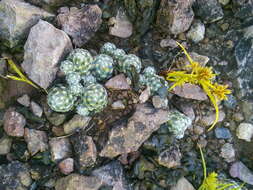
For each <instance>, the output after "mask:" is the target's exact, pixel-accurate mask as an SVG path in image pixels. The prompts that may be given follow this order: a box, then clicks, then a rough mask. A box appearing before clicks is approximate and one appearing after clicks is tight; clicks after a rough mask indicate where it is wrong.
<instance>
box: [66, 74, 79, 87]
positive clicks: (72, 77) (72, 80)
mask: <svg viewBox="0 0 253 190" xmlns="http://www.w3.org/2000/svg"><path fill="white" fill-rule="evenodd" d="M66 81H67V83H68V84H69V85H75V84H78V83H79V82H80V81H81V75H80V74H79V73H78V72H72V73H69V74H67V75H66Z"/></svg>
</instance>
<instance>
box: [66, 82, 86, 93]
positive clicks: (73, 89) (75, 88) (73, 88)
mask: <svg viewBox="0 0 253 190" xmlns="http://www.w3.org/2000/svg"><path fill="white" fill-rule="evenodd" d="M84 90H85V88H84V87H83V85H82V84H81V83H77V84H71V85H69V92H70V93H71V94H73V95H74V96H81V95H82V94H83V93H84Z"/></svg>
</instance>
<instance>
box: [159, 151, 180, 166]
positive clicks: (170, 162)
mask: <svg viewBox="0 0 253 190" xmlns="http://www.w3.org/2000/svg"><path fill="white" fill-rule="evenodd" d="M181 158H182V154H181V152H180V150H179V148H177V147H171V148H169V149H166V150H165V151H163V152H161V153H160V154H159V157H158V163H159V164H160V165H162V166H164V167H167V168H176V167H178V166H180V165H181Z"/></svg>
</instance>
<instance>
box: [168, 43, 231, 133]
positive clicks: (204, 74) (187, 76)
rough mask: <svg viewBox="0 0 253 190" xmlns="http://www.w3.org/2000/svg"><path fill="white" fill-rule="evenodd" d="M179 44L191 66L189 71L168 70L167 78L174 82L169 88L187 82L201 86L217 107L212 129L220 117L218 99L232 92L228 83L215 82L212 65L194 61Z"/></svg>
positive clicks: (225, 97) (224, 97)
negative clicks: (207, 65)
mask: <svg viewBox="0 0 253 190" xmlns="http://www.w3.org/2000/svg"><path fill="white" fill-rule="evenodd" d="M177 45H178V46H179V47H180V48H181V49H182V50H183V51H184V54H185V55H186V57H187V59H188V61H189V63H190V64H189V65H187V66H186V67H188V68H189V71H188V70H185V71H172V72H167V73H166V80H167V81H170V82H173V83H174V84H173V85H172V86H171V87H170V88H169V90H172V89H173V88H175V87H176V86H183V85H184V84H185V83H191V84H195V85H199V86H201V87H202V89H203V90H204V92H205V93H206V94H207V96H208V97H209V99H210V101H211V103H212V104H213V106H214V108H215V120H214V122H213V124H212V125H211V127H210V128H209V129H208V131H210V130H211V129H213V127H214V126H215V124H216V123H217V122H218V119H219V107H218V101H221V100H226V99H227V94H230V93H231V91H230V90H229V89H227V88H228V86H227V85H220V84H218V83H214V82H213V80H214V78H215V76H216V74H214V73H213V70H212V67H206V66H201V64H200V63H198V62H195V61H193V60H192V58H191V56H190V55H189V53H188V52H187V51H186V49H185V48H184V46H183V45H181V44H180V43H178V42H177Z"/></svg>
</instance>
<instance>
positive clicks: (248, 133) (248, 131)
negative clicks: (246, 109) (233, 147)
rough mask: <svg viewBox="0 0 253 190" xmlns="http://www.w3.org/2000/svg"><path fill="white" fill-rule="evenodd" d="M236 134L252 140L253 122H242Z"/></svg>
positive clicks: (241, 137)
mask: <svg viewBox="0 0 253 190" xmlns="http://www.w3.org/2000/svg"><path fill="white" fill-rule="evenodd" d="M236 135H237V137H238V138H239V139H243V140H245V141H247V142H250V141H251V138H252V136H253V125H252V124H251V123H241V124H240V125H239V126H238V128H237V130H236Z"/></svg>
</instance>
